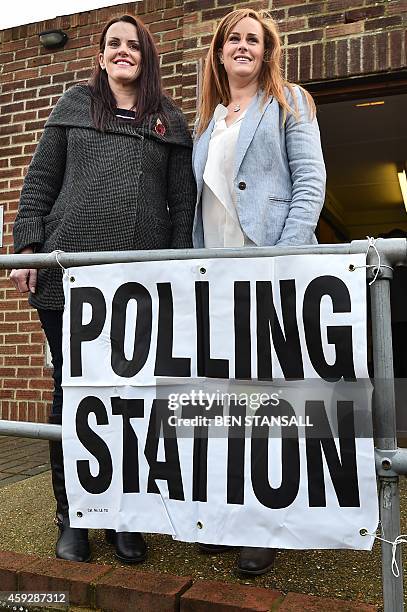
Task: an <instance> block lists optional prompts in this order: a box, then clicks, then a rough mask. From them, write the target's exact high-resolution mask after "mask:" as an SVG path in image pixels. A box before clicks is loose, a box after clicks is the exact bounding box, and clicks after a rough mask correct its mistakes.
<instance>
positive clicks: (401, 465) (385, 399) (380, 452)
mask: <svg viewBox="0 0 407 612" xmlns="http://www.w3.org/2000/svg"><path fill="white" fill-rule="evenodd" d="M369 244H370V243H369V241H368V240H355V241H353V242H351V243H349V244H335V245H310V246H294V247H248V248H236V249H193V250H192V249H185V250H175V249H174V250H173V249H171V250H162V251H121V252H115V251H107V252H98V253H63V252H59V253H55V252H54V253H49V254H32V255H2V256H0V269H5V268H56V267H58V266H60V265H61V266H63V267H64V268H70V267H75V266H90V265H96V264H107V263H126V262H136V261H138V262H140V261H168V260H179V259H209V258H211V259H212V258H215V259H216V258H224V257H229V258H230V257H245V258H246V257H277V256H281V255H293V256H296V255H305V254H320V255H328V254H329V255H330V254H335V255H338V254H342V255H346V254H358V253H363V254H364V253H367V264H368V265H370V266H372V267H370V268H369V267H368V268H367V276H368V278H372V277H373V276H374V275H376V273H377V278H376V280H375V282H374V283H373V284H372V285H371V287H370V301H371V313H372V344H373V363H374V378H375V385H374V395H373V406H374V410H373V419H374V431H375V458H376V470H377V475H378V479H379V510H380V521H381V527H382V533H384V534H385V537H386V539H387V540H389V541H392V542H394V540H395V539H396V538H397V536H399V535H400V497H399V476H400V475H407V449H404V448H398V447H397V433H396V411H395V394H394V375H393V351H392V335H391V319H390V312H391V311H390V281H391V279H392V278H393V268H394V267H395V266H398V265H404V266H406V265H407V241H406V240H405V239H404V238H391V239H378V240H376V242H375V247H376V249H377V251H378V253H379V254H380V269H379V270H378V271H377V265H378V257H377V252H376V251H375V249H371V248H369ZM406 307H407V305H406ZM406 350H407V347H406ZM0 435H7V436H21V437H29V438H42V439H61V435H62V434H61V427H60V426H58V425H45V424H40V423H23V422H19V421H1V420H0ZM381 553H382V583H383V601H384V612H403V610H404V605H403V566H402V553H401V547H400V546H397V549H396V562H397V564H398V567H399V569H400V574H399V576H398V577H396V576H394V575H393V573H392V560H393V559H392V547H391V546H390V545H389V544H388V543H386V542H382V549H381Z"/></svg>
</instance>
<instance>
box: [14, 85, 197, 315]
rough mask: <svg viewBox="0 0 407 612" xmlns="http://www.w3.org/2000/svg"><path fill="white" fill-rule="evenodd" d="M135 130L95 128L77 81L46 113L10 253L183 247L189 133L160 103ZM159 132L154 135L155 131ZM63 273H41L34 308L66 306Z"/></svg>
mask: <svg viewBox="0 0 407 612" xmlns="http://www.w3.org/2000/svg"><path fill="white" fill-rule="evenodd" d="M163 107H164V111H165V113H166V115H167V117H168V123H169V125H167V126H166V129H165V133H164V134H162V133H161V134H160V133H159V132H160V128H158V129H156V126H157V118H158V116H157V115H153V116H152V117H150V118H149V119H148V120H146V121H144V123H143V124H142V125H141V126H139V127H136V126H135V125H134V123H133V122H132V121H131V120H130V121H129V120H122V119H119V118H117V117H112V118H111V119H110V120H109V122H108V124H107V127H106V129H105V131H103V132H101V131H99V130H96V129H95V127H94V125H93V122H92V118H91V94H90V90H89V88H88V86H86V85H75V86H74V87H72V88H70V89H69V90H68V91H67V92H66V93H65V94H64V95H63V96H62V97H61V98H60V100H59V101H58V103H57V104H56V106H55V108H54V109H53V111H52V113H51V115H50V117H49V119H48V121H47V123H46V125H45V129H44V132H43V134H42V137H41V139H40V141H39V143H38V146H37V148H36V151H35V154H34V156H33V159H32V161H31V164H30V166H29V169H28V173H27V176H26V178H25V181H24V185H23V189H22V192H21V198H20V205H19V211H18V214H17V217H16V221H15V224H14V249H15V252H16V253H19V252H20V251H21V250H22V249H24V248H25V247H27V246H34V247H35V250H36V251H37V252H41V253H49V252H51V251H53V250H55V249H60V250H62V251H67V252H81V251H115V250H118V251H119V250H120V251H124V250H132V249H165V248H187V247H190V246H192V242H191V230H192V222H193V216H194V208H195V199H196V187H195V180H194V178H193V174H192V166H191V150H192V143H191V137H190V134H189V132H188V129H187V126H186V123H185V119H184V117H183V115H182V113H181V111H180V110H179V109H178V108H177V107H176V106H175V104H174V103H173V102H171V101H170V100H169V99H166V98H164V100H163ZM157 132H158V133H157ZM61 281H62V275H61V270H58V269H45V270H39V274H38V281H37V289H36V292H35V294H31V295H30V303H31V304H32V305H33V306H35V307H36V308H45V309H51V310H59V309H62V308H63V306H64V296H63V290H62V282H61Z"/></svg>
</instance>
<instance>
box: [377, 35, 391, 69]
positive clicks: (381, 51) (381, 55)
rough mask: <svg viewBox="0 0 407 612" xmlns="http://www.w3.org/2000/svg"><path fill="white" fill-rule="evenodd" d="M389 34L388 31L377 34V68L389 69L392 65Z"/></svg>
mask: <svg viewBox="0 0 407 612" xmlns="http://www.w3.org/2000/svg"><path fill="white" fill-rule="evenodd" d="M388 43H389V36H388V33H387V32H381V33H380V34H378V35H377V36H376V68H377V70H387V69H388V68H389V67H390V58H389V44H388Z"/></svg>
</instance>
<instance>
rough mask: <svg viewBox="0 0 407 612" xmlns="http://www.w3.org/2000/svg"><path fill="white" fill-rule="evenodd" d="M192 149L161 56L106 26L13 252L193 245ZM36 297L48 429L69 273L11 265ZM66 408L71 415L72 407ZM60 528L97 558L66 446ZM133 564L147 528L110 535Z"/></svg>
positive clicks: (31, 194)
mask: <svg viewBox="0 0 407 612" xmlns="http://www.w3.org/2000/svg"><path fill="white" fill-rule="evenodd" d="M191 148H192V143H191V139H190V135H189V132H188V130H187V126H186V123H185V120H184V117H183V115H182V113H181V112H180V111H179V109H178V108H177V107H176V106H175V104H174V103H173V102H172V101H171V100H170V98H168V97H167V96H166V95H165V94H164V93H163V90H162V85H161V80H160V72H159V58H158V54H157V51H156V48H155V45H154V42H153V39H152V37H151V35H150V33H149V32H148V30H147V29H146V27H145V26H144V25H143V24H142V23H141V21H140V20H138V19H136V18H135V17H131V16H129V15H125V16H123V17H119V18H116V19H112V20H111V21H109V23H108V24H107V25H106V26H105V28H104V30H103V32H102V35H101V39H100V50H99V53H98V57H97V61H96V67H95V69H94V72H93V74H92V76H91V78H90V80H89V83H88V85H76V86H74V87H72V88H70V89H69V90H68V91H67V92H66V93H65V94H64V95H63V96H62V97H61V99H60V100H59V101H58V103H57V105H56V106H55V108H54V109H53V111H52V113H51V115H50V117H49V119H48V121H47V123H46V125H45V129H44V132H43V135H42V137H41V140H40V142H39V143H38V146H37V149H36V152H35V155H34V157H33V159H32V162H31V164H30V167H29V169H28V173H27V176H26V178H25V181H24V186H23V189H22V193H21V199H20V205H19V211H18V214H17V217H16V221H15V224H14V246H15V252H16V253H33V252H39V253H49V252H51V251H54V250H56V249H59V250H62V251H68V252H81V251H110V250H111V251H114V250H121V251H123V250H133V249H165V248H187V247H189V246H191V229H192V220H193V214H194V212H193V211H194V205H195V198H196V188H195V181H194V179H193V175H192V169H191ZM10 277H11V279H12V281H13V282H14V284H15V286H16V288H17V289H18V290H19V291H20V292H23V293H24V292H30V296H29V301H30V303H31V305H32V306H34V307H35V308H37V310H38V315H39V318H40V320H41V324H42V327H43V329H44V331H45V334H46V337H47V339H48V342H49V345H50V349H51V353H52V362H53V366H54V373H53V376H54V399H53V405H52V414H51V416H50V422H51V423H61V421H62V388H61V381H62V313H63V308H64V296H63V289H62V274H61V270H60V269H44V270H40V271H39V272H38V276H37V270H31V269H25V270H13V271H12V273H11V276H10ZM65 409H66V408H65ZM50 458H51V468H52V481H53V489H54V494H55V499H56V502H57V513H56V522H57V525H58V527H59V530H60V535H59V539H58V542H57V546H56V556H57V557H58V558H62V559H70V560H74V561H88V560H89V558H90V548H89V541H88V533H87V530H85V529H74V528H71V527H70V525H69V517H68V502H67V496H66V491H65V479H64V468H63V456H62V445H61V443H60V442H51V443H50ZM107 538H108V541H109V542H110V543H112V544H114V545H115V548H116V555H117V556H118V557H119V558H120V559H121V560H122V561H125V562H128V563H138V562H141V561H143V560H144V559H145V558H146V545H145V542H144V539H143V537H142V535H141V534H139V533H128V532H120V533H116V532H111V531H109V532H107Z"/></svg>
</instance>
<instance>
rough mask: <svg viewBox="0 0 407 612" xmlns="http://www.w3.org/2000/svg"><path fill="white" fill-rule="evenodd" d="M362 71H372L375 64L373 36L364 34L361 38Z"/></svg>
mask: <svg viewBox="0 0 407 612" xmlns="http://www.w3.org/2000/svg"><path fill="white" fill-rule="evenodd" d="M362 65H363V72H373V70H374V65H375V37H374V36H365V37H364V38H363V39H362Z"/></svg>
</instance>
